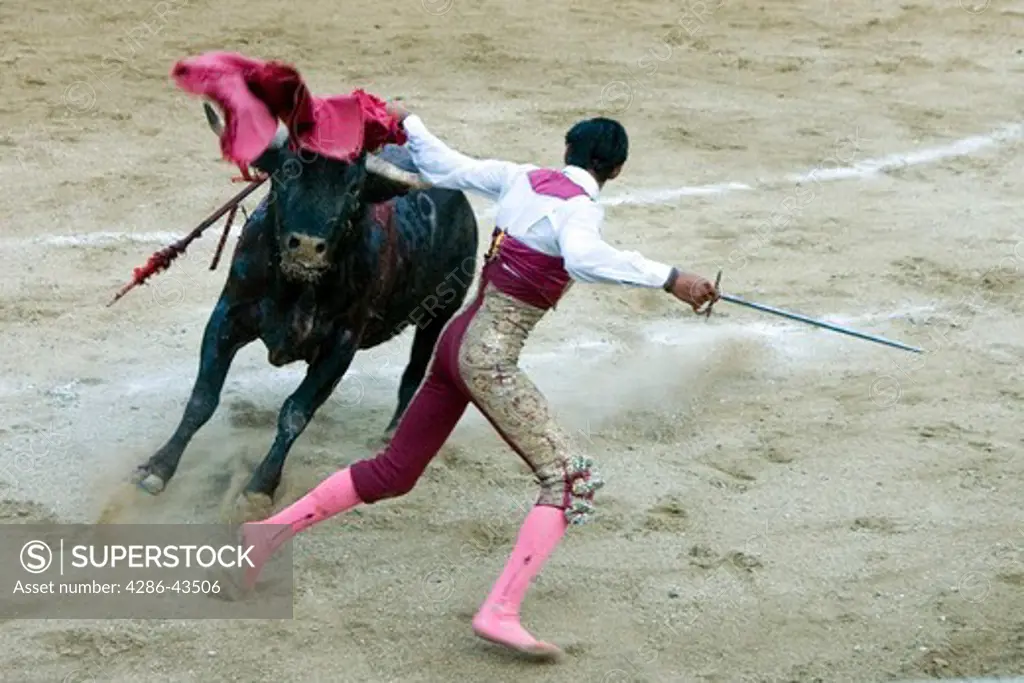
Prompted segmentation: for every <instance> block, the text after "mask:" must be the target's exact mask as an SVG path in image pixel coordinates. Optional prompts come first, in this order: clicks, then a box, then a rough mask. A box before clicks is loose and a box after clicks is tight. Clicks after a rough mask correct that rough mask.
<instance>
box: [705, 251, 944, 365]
mask: <svg viewBox="0 0 1024 683" xmlns="http://www.w3.org/2000/svg"><path fill="white" fill-rule="evenodd" d="M721 280H722V271H718V277H717V278H716V279H715V288H716V289H717V288H718V283H719V282H721ZM719 299H720V300H721V301H728V302H729V303H731V304H739V305H740V306H746V307H748V308H753V309H754V310H757V311H763V312H764V313H771V314H772V315H778V316H781V317H783V318H789V319H790V320H797V321H799V322H802V323H807V324H808V325H814V326H815V327H822V328H824V329H826V330H832V331H833V332H839V333H840V334H848V335H850V336H851V337H857V338H858V339H866V340H867V341H873V342H875V343H877V344H885V345H886V346H892V347H893V348H897V349H902V350H904V351H910V352H912V353H924V351H923V350H922V349H919V348H917V347H916V346H910V345H908V344H904V343H903V342H898V341H893V340H891V339H886V338H885V337H880V336H878V335H875V334H867V333H866V332H858V331H857V330H852V329H850V328H849V327H843V326H842V325H836V324H834V323H827V322H825V321H824V320H815V319H814V318H809V317H807V316H806V315H801V314H799V313H792V312H790V311H785V310H783V309H781V308H775V307H774V306H766V305H765V304H759V303H755V302H753V301H747V300H746V299H742V298H740V297H738V296H734V295H732V294H722V293H719ZM704 314H705V315H706V316H708V317H710V315H711V304H709V305H708V307H707V309H706V310H705V311H704Z"/></svg>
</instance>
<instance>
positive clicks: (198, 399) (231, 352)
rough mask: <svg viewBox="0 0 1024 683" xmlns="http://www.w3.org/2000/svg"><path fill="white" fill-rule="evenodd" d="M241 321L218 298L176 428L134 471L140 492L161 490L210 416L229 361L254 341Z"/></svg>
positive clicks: (229, 304) (239, 315) (234, 310)
mask: <svg viewBox="0 0 1024 683" xmlns="http://www.w3.org/2000/svg"><path fill="white" fill-rule="evenodd" d="M245 322H246V321H245V320H244V319H243V314H242V312H241V309H240V307H238V306H233V305H232V302H231V301H230V300H229V299H228V297H227V296H224V295H222V296H221V298H220V300H219V301H218V302H217V305H216V306H215V307H214V309H213V313H212V314H211V315H210V320H209V321H208V322H207V323H206V331H205V332H204V333H203V342H202V346H201V349H200V355H199V374H198V376H197V377H196V381H195V384H194V385H193V387H192V395H191V396H190V397H189V399H188V404H187V405H186V406H185V413H184V415H182V417H181V421H180V422H179V423H178V428H177V429H176V430H175V431H174V434H173V435H172V436H171V438H170V439H169V440H168V441H167V443H165V444H164V445H163V446H162V447H161V448H160V450H158V451H157V452H156V453H155V454H154V455H153V457H151V458H150V459H149V460H148V461H147V462H146V463H145V464H143V465H142V466H140V467H139V468H138V469H137V470H136V471H135V475H134V477H133V479H134V481H135V482H136V483H137V484H138V485H139V486H140V487H141V488H142V489H143V490H145V491H147V492H149V493H151V494H153V495H156V494H158V493H160V492H161V491H163V490H164V487H166V486H167V484H168V483H169V482H170V480H171V477H173V476H174V473H175V471H176V470H177V469H178V463H179V462H180V461H181V455H182V453H184V452H185V448H186V447H188V444H189V442H190V441H191V440H192V437H194V436H195V434H196V432H198V431H199V430H200V429H201V428H202V426H203V425H205V424H206V423H207V422H208V421H209V419H210V418H211V417H213V414H214V412H216V410H217V405H218V404H219V403H220V394H221V390H222V389H223V388H224V380H225V379H226V378H227V376H228V370H229V369H230V367H231V362H232V361H233V360H234V358H235V355H236V354H237V353H238V350H239V349H241V348H242V347H244V346H245V345H246V344H248V343H250V342H251V341H253V340H254V339H255V338H256V333H255V332H253V331H252V329H253V326H252V325H248V324H244V323H245Z"/></svg>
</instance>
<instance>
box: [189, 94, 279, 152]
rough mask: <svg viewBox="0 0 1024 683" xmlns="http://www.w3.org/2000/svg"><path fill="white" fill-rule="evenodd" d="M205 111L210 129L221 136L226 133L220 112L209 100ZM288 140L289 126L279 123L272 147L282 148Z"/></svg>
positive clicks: (204, 108) (205, 105)
mask: <svg viewBox="0 0 1024 683" xmlns="http://www.w3.org/2000/svg"><path fill="white" fill-rule="evenodd" d="M203 111H204V112H206V122H207V123H208V124H210V130H212V131H213V133H214V135H216V136H217V137H220V136H221V135H222V134H223V133H224V124H223V123H221V120H220V114H218V113H217V110H216V109H215V108H214V106H213V105H212V104H210V103H209V102H203ZM287 142H288V128H287V127H285V125H284V124H283V123H278V124H277V133H276V134H275V135H274V139H273V141H271V143H270V147H272V148H274V149H280V148H281V147H284V146H285V144H286V143H287Z"/></svg>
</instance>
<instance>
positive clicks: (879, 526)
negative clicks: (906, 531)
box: [850, 517, 899, 534]
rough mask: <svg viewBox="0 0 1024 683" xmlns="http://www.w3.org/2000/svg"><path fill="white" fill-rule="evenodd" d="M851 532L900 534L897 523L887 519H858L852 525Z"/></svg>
mask: <svg viewBox="0 0 1024 683" xmlns="http://www.w3.org/2000/svg"><path fill="white" fill-rule="evenodd" d="M850 530H851V531H874V532H876V533H880V534H898V533H899V527H897V526H896V523H895V522H893V521H892V520H890V519H886V518H885V517H858V518H857V519H855V520H853V522H851V523H850Z"/></svg>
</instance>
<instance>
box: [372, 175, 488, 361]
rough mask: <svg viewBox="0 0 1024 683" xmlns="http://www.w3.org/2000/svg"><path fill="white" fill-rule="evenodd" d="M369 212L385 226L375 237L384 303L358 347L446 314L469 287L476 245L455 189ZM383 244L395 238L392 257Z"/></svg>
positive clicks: (416, 194)
mask: <svg viewBox="0 0 1024 683" xmlns="http://www.w3.org/2000/svg"><path fill="white" fill-rule="evenodd" d="M372 210H373V211H375V212H377V217H378V218H380V219H384V220H386V221H387V222H388V223H389V228H388V229H386V230H382V229H380V228H378V229H377V230H378V234H377V235H376V236H375V237H376V239H375V242H376V243H377V245H378V248H379V251H377V253H379V254H382V256H383V258H380V259H379V260H378V263H377V276H378V280H379V282H381V283H382V284H385V287H386V291H387V296H386V297H385V298H386V300H387V304H386V305H383V306H378V307H377V310H378V312H379V316H380V317H375V318H374V319H372V320H371V321H370V324H369V325H368V327H367V330H366V332H365V334H364V336H363V342H362V344H361V347H362V348H369V347H372V346H376V345H378V344H380V343H383V342H385V341H387V340H388V339H390V338H392V337H394V336H396V335H397V334H399V333H401V332H402V331H403V330H404V329H405V328H407V327H409V326H413V325H415V326H418V327H425V326H426V325H428V324H429V323H430V322H431V321H432V320H435V319H437V318H438V317H439V316H442V315H450V313H451V312H452V309H453V308H457V307H458V306H459V305H460V304H461V302H462V301H463V300H464V298H465V296H466V292H467V291H468V289H469V287H470V286H471V285H472V282H473V278H474V276H475V273H476V266H477V258H476V255H477V248H478V243H479V231H478V228H477V222H476V217H475V215H474V214H473V208H472V206H471V205H470V203H469V200H468V199H467V198H466V196H465V194H464V193H462V192H459V191H455V190H444V189H439V188H431V189H428V190H416V191H413V192H410V193H409V194H407V195H405V196H403V197H399V198H397V199H394V200H392V201H390V202H388V203H387V205H386V206H378V207H376V208H374V209H372ZM389 232H391V233H392V234H390V235H389V234H388V233H389ZM386 240H393V242H392V244H393V248H394V249H395V253H394V254H393V255H392V254H391V253H389V252H390V249H389V248H388V247H387V246H386V242H385V241H386Z"/></svg>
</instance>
